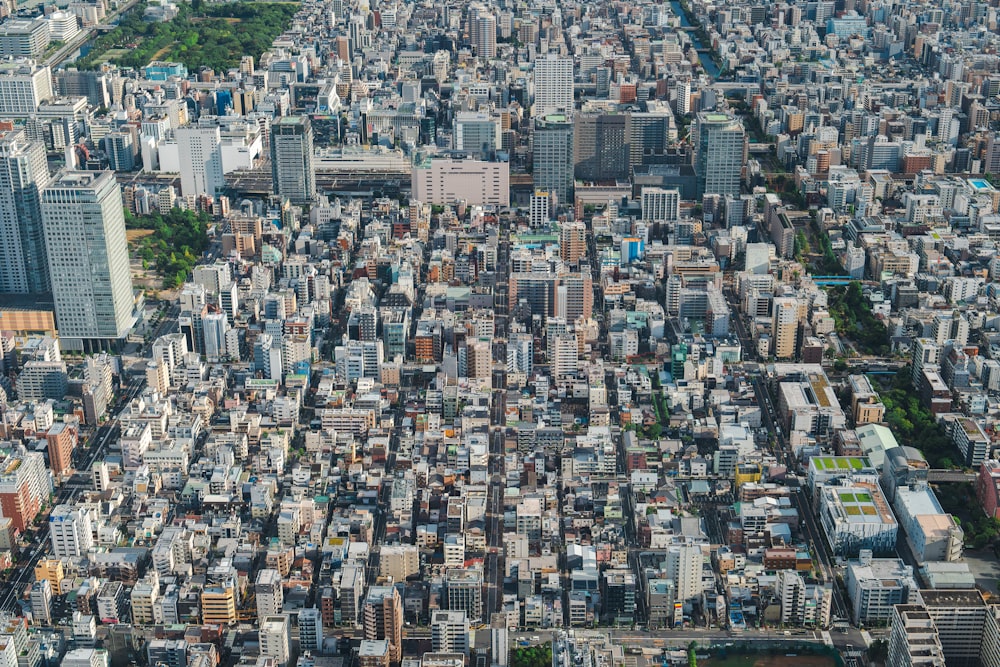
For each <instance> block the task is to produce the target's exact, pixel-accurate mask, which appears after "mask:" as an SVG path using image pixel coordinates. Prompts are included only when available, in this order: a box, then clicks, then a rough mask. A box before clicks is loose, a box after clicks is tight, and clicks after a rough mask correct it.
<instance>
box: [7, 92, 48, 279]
mask: <svg viewBox="0 0 1000 667" xmlns="http://www.w3.org/2000/svg"><path fill="white" fill-rule="evenodd" d="M0 104H2V102H0ZM48 182H49V170H48V166H47V163H46V159H45V145H44V144H43V143H42V142H39V141H32V140H30V139H28V136H27V134H26V133H25V132H24V131H22V130H13V131H9V132H0V293H4V292H6V293H20V294H24V293H35V294H37V293H43V292H48V291H49V289H50V288H49V265H48V256H47V253H46V249H45V236H44V234H43V232H42V212H41V209H40V208H39V192H40V191H41V189H42V188H44V187H45V186H46V185H48Z"/></svg>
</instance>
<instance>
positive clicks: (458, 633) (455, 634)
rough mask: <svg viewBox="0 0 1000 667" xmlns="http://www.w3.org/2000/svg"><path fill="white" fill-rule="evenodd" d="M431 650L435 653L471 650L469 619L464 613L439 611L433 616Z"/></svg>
mask: <svg viewBox="0 0 1000 667" xmlns="http://www.w3.org/2000/svg"><path fill="white" fill-rule="evenodd" d="M431 650H432V651H434V652H435V653H466V652H467V651H468V650H469V617H468V616H466V615H465V612H464V611H459V610H450V611H446V610H443V609H439V610H437V611H435V612H434V613H433V614H432V615H431Z"/></svg>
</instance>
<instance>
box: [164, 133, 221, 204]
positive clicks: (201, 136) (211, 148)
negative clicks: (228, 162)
mask: <svg viewBox="0 0 1000 667" xmlns="http://www.w3.org/2000/svg"><path fill="white" fill-rule="evenodd" d="M221 132H222V131H221V130H220V128H219V127H218V126H215V127H181V128H177V129H176V130H174V136H175V137H176V138H177V155H178V159H179V160H180V164H181V195H182V196H184V197H199V196H201V195H210V196H213V197H214V196H215V195H216V194H218V193H219V192H220V191H222V190H223V189H224V188H225V187H226V181H225V177H224V176H223V171H222V133H221Z"/></svg>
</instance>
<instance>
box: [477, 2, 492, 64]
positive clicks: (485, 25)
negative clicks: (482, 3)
mask: <svg viewBox="0 0 1000 667" xmlns="http://www.w3.org/2000/svg"><path fill="white" fill-rule="evenodd" d="M475 21H476V31H475V33H476V34H475V39H474V40H473V44H472V45H473V46H474V47H476V55H477V56H478V57H479V58H482V59H483V60H488V59H490V58H495V57H496V55H497V18H496V17H495V16H494V15H493V14H488V13H487V14H480V15H479V16H477V17H476V19H475Z"/></svg>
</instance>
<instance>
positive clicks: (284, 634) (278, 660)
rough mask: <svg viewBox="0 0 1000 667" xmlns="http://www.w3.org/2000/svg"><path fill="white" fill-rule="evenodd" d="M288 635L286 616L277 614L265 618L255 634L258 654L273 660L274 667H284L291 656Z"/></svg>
mask: <svg viewBox="0 0 1000 667" xmlns="http://www.w3.org/2000/svg"><path fill="white" fill-rule="evenodd" d="M289 635H290V633H289V630H288V617H287V616H283V615H280V614H279V615H275V616H267V617H265V618H264V619H262V620H261V623H260V630H259V631H258V633H257V636H258V639H259V640H260V654H261V655H262V656H264V657H265V658H273V659H274V662H275V664H276V667H286V666H287V665H288V659H289V658H290V657H291V654H292V649H291V638H290V636H289Z"/></svg>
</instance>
